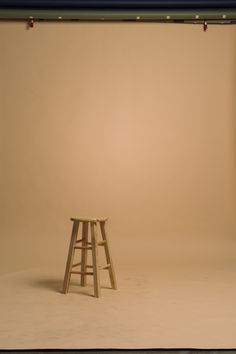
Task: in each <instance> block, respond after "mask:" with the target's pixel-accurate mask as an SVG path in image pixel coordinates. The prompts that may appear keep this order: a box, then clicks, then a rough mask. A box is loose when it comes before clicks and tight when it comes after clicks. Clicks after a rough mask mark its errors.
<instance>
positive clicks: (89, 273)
mask: <svg viewBox="0 0 236 354" xmlns="http://www.w3.org/2000/svg"><path fill="white" fill-rule="evenodd" d="M70 273H71V274H86V275H93V272H74V271H70Z"/></svg>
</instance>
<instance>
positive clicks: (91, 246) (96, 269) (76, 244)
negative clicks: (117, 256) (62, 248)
mask: <svg viewBox="0 0 236 354" xmlns="http://www.w3.org/2000/svg"><path fill="white" fill-rule="evenodd" d="M107 220H108V218H99V219H97V218H95V219H93V218H92V219H90V218H78V219H75V218H71V221H72V222H73V227H72V234H71V240H70V246H69V252H68V257H67V263H66V270H65V276H64V282H63V289H62V292H63V293H64V294H66V293H67V292H68V290H69V285H70V278H71V274H80V275H81V285H82V286H86V284H87V275H93V284H94V296H95V297H100V296H101V286H100V270H103V269H106V270H108V271H109V276H110V281H111V287H112V288H113V289H117V284H116V277H115V272H114V267H113V262H112V259H111V254H110V249H109V244H108V240H107V234H106V229H105V226H106V221H107ZM80 225H81V230H82V237H81V238H80V239H78V235H79V227H80ZM98 225H99V226H100V234H101V236H102V241H98ZM89 229H90V236H91V240H90V241H89ZM98 246H103V247H104V250H105V256H106V262H107V264H106V265H105V266H101V265H100V263H99V256H98ZM77 249H79V250H81V262H79V263H75V264H73V260H74V256H75V250H77ZM88 250H90V251H91V252H92V265H88V264H87V258H88V254H87V252H88ZM76 267H80V271H78V270H76ZM89 268H92V272H89V271H87V269H89Z"/></svg>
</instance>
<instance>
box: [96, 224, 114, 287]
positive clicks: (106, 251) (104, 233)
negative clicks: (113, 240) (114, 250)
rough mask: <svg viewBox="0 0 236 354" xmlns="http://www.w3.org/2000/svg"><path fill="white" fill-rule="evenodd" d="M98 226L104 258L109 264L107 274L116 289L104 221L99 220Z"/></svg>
mask: <svg viewBox="0 0 236 354" xmlns="http://www.w3.org/2000/svg"><path fill="white" fill-rule="evenodd" d="M100 228H101V234H102V238H103V241H105V243H104V248H105V255H106V260H107V263H108V264H110V267H109V268H108V270H109V275H110V281H111V286H112V288H113V289H117V283H116V277H115V271H114V266H113V262H112V259H111V254H110V250H109V244H108V240H107V236H106V229H105V221H101V222H100Z"/></svg>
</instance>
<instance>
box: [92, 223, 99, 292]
mask: <svg viewBox="0 0 236 354" xmlns="http://www.w3.org/2000/svg"><path fill="white" fill-rule="evenodd" d="M90 227H91V242H92V258H93V280H94V296H95V297H100V296H101V288H100V274H99V263H98V246H97V223H96V222H91V223H90Z"/></svg>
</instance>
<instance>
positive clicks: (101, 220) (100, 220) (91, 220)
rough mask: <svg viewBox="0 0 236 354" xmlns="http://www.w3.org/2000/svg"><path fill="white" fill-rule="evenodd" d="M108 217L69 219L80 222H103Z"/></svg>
mask: <svg viewBox="0 0 236 354" xmlns="http://www.w3.org/2000/svg"><path fill="white" fill-rule="evenodd" d="M107 220H108V218H71V221H80V222H105V221H107Z"/></svg>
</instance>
